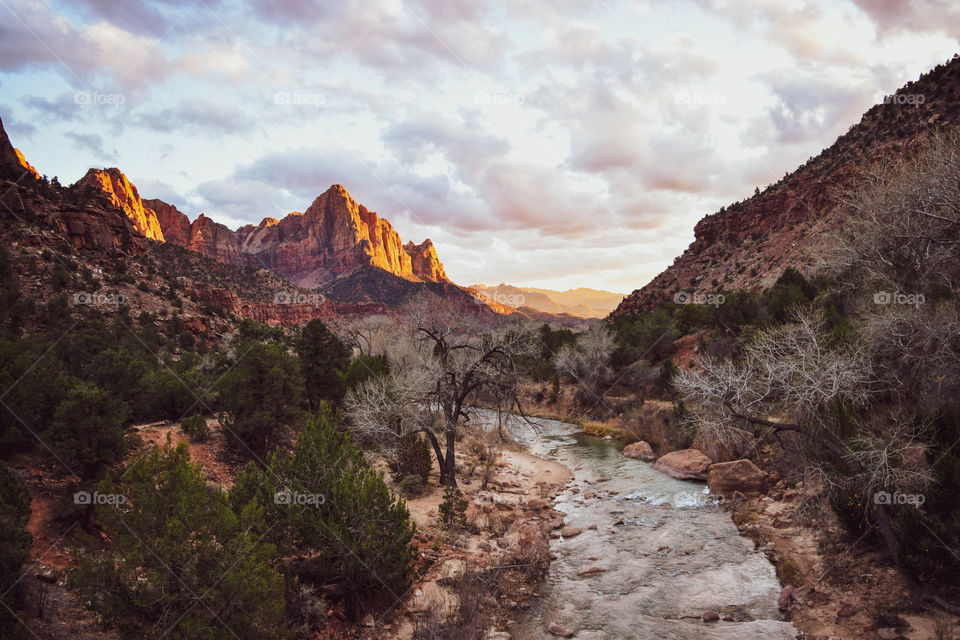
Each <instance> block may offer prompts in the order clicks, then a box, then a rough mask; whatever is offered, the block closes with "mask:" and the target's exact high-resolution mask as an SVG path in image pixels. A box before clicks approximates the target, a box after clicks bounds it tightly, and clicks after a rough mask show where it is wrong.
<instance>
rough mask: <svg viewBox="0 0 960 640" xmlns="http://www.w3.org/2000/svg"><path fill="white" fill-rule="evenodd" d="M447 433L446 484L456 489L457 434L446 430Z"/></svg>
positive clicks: (451, 430)
mask: <svg viewBox="0 0 960 640" xmlns="http://www.w3.org/2000/svg"><path fill="white" fill-rule="evenodd" d="M445 431H446V434H447V456H446V457H447V474H446V475H447V477H446V482H444V484H446V485H448V486H451V487H455V486H457V458H456V455H455V453H454V449H455V448H456V440H455V439H454V435H455V432H454V430H453V429H446V430H445Z"/></svg>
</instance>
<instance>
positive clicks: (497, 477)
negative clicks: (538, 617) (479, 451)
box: [368, 442, 573, 640]
mask: <svg viewBox="0 0 960 640" xmlns="http://www.w3.org/2000/svg"><path fill="white" fill-rule="evenodd" d="M469 445H470V443H469V442H464V443H461V446H460V447H459V450H458V453H457V463H458V467H459V468H460V469H461V470H462V471H461V474H460V476H459V477H458V488H459V489H460V491H461V492H462V493H463V497H464V499H465V500H466V501H467V507H466V514H465V515H466V526H465V527H463V528H462V529H459V530H455V531H451V530H450V529H449V528H447V527H444V526H441V525H439V523H438V507H439V505H440V503H441V501H442V499H443V488H442V487H440V486H438V484H437V483H438V480H439V474H438V471H437V469H436V465H434V470H433V473H432V475H431V478H430V482H429V483H428V490H427V491H426V492H425V493H424V494H423V495H419V496H414V497H408V498H406V501H407V508H408V509H409V510H410V515H411V517H412V519H413V520H414V521H415V522H416V524H417V534H416V536H415V542H416V544H417V546H418V548H419V555H420V563H421V570H422V573H421V576H420V578H419V579H418V580H416V581H415V585H414V586H413V587H412V588H411V590H410V592H409V593H408V594H407V595H406V597H405V598H404V600H403V602H402V604H401V605H400V606H399V607H398V609H400V610H401V611H402V613H400V614H399V615H398V616H396V617H395V618H394V619H392V620H389V621H384V622H383V623H378V622H377V621H373V622H374V624H373V625H372V626H373V627H379V630H380V631H382V632H385V635H384V636H383V637H389V638H396V639H397V640H408V639H410V638H414V637H415V634H416V632H417V629H418V628H419V629H421V633H423V634H425V635H426V637H429V636H430V634H431V632H432V631H435V629H436V628H439V626H440V625H442V624H444V620H455V619H457V618H458V617H460V618H464V620H463V622H462V626H461V627H459V628H458V632H459V633H462V634H463V635H464V636H466V635H467V634H468V632H472V631H476V630H477V629H478V628H479V627H483V631H484V632H487V633H489V634H490V637H494V638H496V637H503V638H509V637H510V635H509V631H508V629H509V628H510V627H511V626H512V624H513V622H514V621H515V619H516V617H517V615H518V614H519V613H520V612H522V611H524V610H525V609H528V608H529V607H530V606H531V600H533V599H535V598H537V597H539V594H538V592H537V589H538V586H539V584H540V581H541V580H542V579H543V576H544V575H545V573H546V571H547V569H548V567H549V563H550V560H551V558H550V550H549V539H550V534H551V532H552V531H553V530H554V529H559V528H560V527H561V526H562V524H563V514H562V513H560V512H558V511H555V510H554V509H553V499H554V497H555V496H556V495H557V494H558V493H560V492H561V491H562V490H563V488H564V487H565V486H566V485H567V483H568V482H569V481H570V480H571V479H572V477H573V474H572V472H571V470H570V469H568V468H567V467H565V466H564V465H562V464H560V463H558V462H555V461H552V460H548V459H545V458H542V457H538V456H536V455H533V454H531V453H529V452H527V451H525V450H523V447H521V446H518V445H512V444H508V445H506V446H505V447H504V448H503V449H502V450H501V451H500V452H499V455H498V457H497V462H496V464H495V468H494V470H493V473H492V474H490V478H489V480H488V482H487V483H486V486H483V485H484V483H483V476H484V471H483V469H482V468H481V467H474V466H472V465H471V464H470V458H471V456H470V453H469V450H470V446H469ZM395 488H396V487H395ZM478 586H479V589H478ZM473 600H478V601H479V608H480V609H481V611H479V612H478V611H475V609H476V608H477V603H476V602H473ZM464 609H468V611H467V612H466V613H465V612H464ZM471 617H472V619H466V618H471ZM368 622H369V621H368ZM431 625H432V627H433V628H432V627H431ZM467 627H469V628H467ZM377 630H378V629H374V628H371V631H377ZM497 633H499V634H501V635H500V636H497Z"/></svg>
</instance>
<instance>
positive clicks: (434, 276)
mask: <svg viewBox="0 0 960 640" xmlns="http://www.w3.org/2000/svg"><path fill="white" fill-rule="evenodd" d="M403 250H404V251H406V252H407V255H409V256H410V270H411V271H412V272H413V274H414V275H415V276H416V277H418V278H420V279H421V280H429V281H431V282H443V281H445V280H447V274H446V273H445V272H444V270H443V265H442V264H441V263H440V258H438V257H437V250H436V249H435V248H434V247H433V242H432V241H431V240H430V238H427V239H426V240H424V241H423V242H421V243H420V244H413V241H410V242H408V243H407V244H405V245H403Z"/></svg>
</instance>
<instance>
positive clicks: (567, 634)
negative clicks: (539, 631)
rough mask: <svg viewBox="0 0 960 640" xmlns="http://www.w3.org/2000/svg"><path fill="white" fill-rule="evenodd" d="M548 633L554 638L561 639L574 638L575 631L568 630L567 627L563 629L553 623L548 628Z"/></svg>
mask: <svg viewBox="0 0 960 640" xmlns="http://www.w3.org/2000/svg"><path fill="white" fill-rule="evenodd" d="M547 632H548V633H549V634H550V635H552V636H559V637H561V638H572V637H573V631H570V629H567V628H566V627H561V626H560V625H559V624H557V623H555V622H551V623H550V626H548V627H547Z"/></svg>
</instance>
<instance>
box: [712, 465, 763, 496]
mask: <svg viewBox="0 0 960 640" xmlns="http://www.w3.org/2000/svg"><path fill="white" fill-rule="evenodd" d="M707 486H709V487H710V491H711V492H713V493H733V492H734V491H739V492H741V493H759V492H762V491H764V490H765V489H766V476H765V475H764V474H763V471H761V470H760V469H758V468H757V466H756V465H755V464H753V463H752V462H750V461H749V460H746V459H744V460H734V461H732V462H718V463H717V464H714V465H711V466H710V469H709V471H708V476H707Z"/></svg>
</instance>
